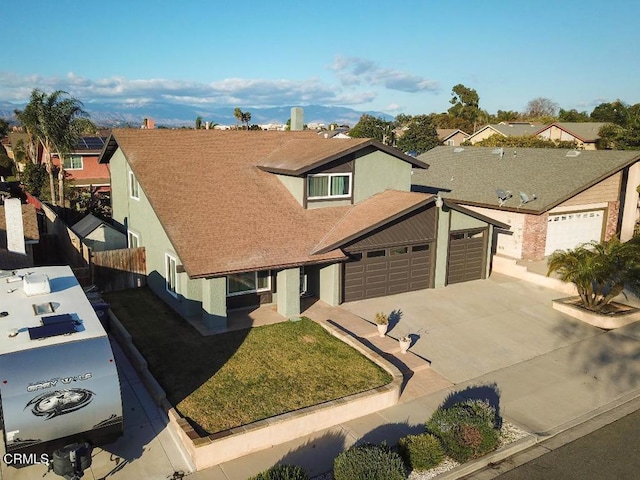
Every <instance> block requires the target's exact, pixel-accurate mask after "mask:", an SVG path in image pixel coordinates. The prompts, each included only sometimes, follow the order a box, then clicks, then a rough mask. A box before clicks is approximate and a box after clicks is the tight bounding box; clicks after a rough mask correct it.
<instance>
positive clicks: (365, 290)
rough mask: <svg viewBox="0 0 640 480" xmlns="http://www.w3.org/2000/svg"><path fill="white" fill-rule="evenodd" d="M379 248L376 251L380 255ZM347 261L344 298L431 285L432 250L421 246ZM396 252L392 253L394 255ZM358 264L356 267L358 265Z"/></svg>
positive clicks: (357, 297)
mask: <svg viewBox="0 0 640 480" xmlns="http://www.w3.org/2000/svg"><path fill="white" fill-rule="evenodd" d="M378 252H380V250H378V251H376V254H378ZM359 253H361V256H360V259H359V260H356V261H353V262H350V263H347V264H345V269H344V272H345V274H344V301H354V300H360V299H364V298H373V297H380V296H384V295H390V294H395V293H403V292H408V291H411V290H418V289H422V288H428V287H429V286H430V283H431V277H430V273H431V256H432V253H433V249H432V248H430V246H426V247H425V245H421V246H419V247H417V248H414V247H411V246H402V245H400V246H397V247H390V248H388V249H386V251H385V253H386V255H385V256H381V255H379V254H378V256H375V257H373V256H372V257H368V256H367V252H359ZM391 253H393V254H391ZM355 265H357V266H355Z"/></svg>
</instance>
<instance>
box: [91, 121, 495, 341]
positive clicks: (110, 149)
mask: <svg viewBox="0 0 640 480" xmlns="http://www.w3.org/2000/svg"><path fill="white" fill-rule="evenodd" d="M100 162H101V163H102V164H105V165H106V164H108V165H109V169H110V172H111V192H112V195H111V196H112V207H113V219H114V220H115V221H116V222H118V224H119V225H120V226H121V227H122V228H123V230H124V231H126V233H127V237H128V244H129V246H130V247H137V246H144V247H145V249H146V262H147V264H146V269H147V281H148V285H149V286H150V288H152V289H153V291H154V292H155V293H156V294H157V295H158V296H160V297H161V298H162V299H164V300H165V301H166V302H167V303H168V304H169V305H171V306H172V307H173V308H174V309H175V310H176V311H178V312H179V313H180V314H181V315H183V316H184V317H186V318H189V319H195V320H198V321H202V322H203V323H204V325H205V326H206V327H207V328H209V329H218V330H219V329H224V328H225V327H226V322H227V312H228V311H229V310H232V309H236V308H242V307H251V306H254V307H255V306H256V305H260V304H265V303H268V304H274V305H275V306H276V307H277V311H278V312H279V313H280V314H281V315H283V316H284V317H294V316H297V315H299V314H300V298H301V295H311V296H314V297H316V298H319V299H321V300H323V301H325V302H327V303H328V304H331V305H338V304H340V303H342V302H345V301H352V300H358V299H363V298H371V297H376V296H383V295H391V294H395V293H402V292H407V291H410V290H419V289H425V288H432V287H441V286H444V285H446V284H447V283H453V282H457V281H465V280H471V279H480V278H484V277H486V276H487V275H488V268H489V259H490V256H491V251H492V248H493V245H492V238H493V234H492V232H493V227H494V225H498V226H501V227H502V228H508V227H507V226H506V225H504V224H502V223H500V222H496V221H495V220H490V219H488V218H486V217H485V216H483V215H481V214H478V213H474V212H471V211H469V210H467V209H464V208H462V207H459V206H457V205H451V206H449V205H447V204H446V202H444V201H442V199H441V198H439V197H437V196H435V195H432V194H427V193H419V192H411V183H412V174H413V170H414V169H416V170H423V169H426V168H427V167H428V165H427V164H426V163H424V162H422V161H420V160H417V159H415V158H413V157H410V156H407V155H405V154H403V153H402V152H400V151H399V150H397V149H395V148H393V147H388V146H386V145H383V144H381V143H379V142H376V141H373V140H371V139H362V138H353V139H335V138H324V137H322V136H318V135H316V134H315V133H314V132H308V131H291V132H277V131H249V132H248V131H216V130H164V129H163V130H144V129H117V130H114V131H113V132H112V135H111V136H110V137H109V139H108V140H107V144H106V145H105V148H104V149H103V151H102V153H101V156H100ZM427 171H428V170H427Z"/></svg>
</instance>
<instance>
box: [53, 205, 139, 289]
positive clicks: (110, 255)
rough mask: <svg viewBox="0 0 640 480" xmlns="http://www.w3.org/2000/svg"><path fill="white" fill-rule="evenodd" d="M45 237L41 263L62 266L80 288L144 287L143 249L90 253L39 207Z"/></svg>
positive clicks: (64, 225)
mask: <svg viewBox="0 0 640 480" xmlns="http://www.w3.org/2000/svg"><path fill="white" fill-rule="evenodd" d="M42 210H43V211H44V214H45V217H46V231H47V233H45V234H43V235H42V236H41V239H42V243H43V245H42V247H43V248H42V250H43V254H44V256H45V257H46V258H44V259H43V263H46V264H51V263H66V264H68V265H69V266H70V267H71V269H72V270H73V272H74V274H75V275H76V277H77V278H78V281H79V282H80V285H82V286H87V285H91V284H93V285H96V287H98V289H99V290H101V291H103V292H112V291H116V290H124V289H127V288H137V287H142V286H144V285H146V282H147V277H146V253H145V249H144V247H139V248H124V249H119V250H106V251H102V252H96V251H93V250H92V249H91V248H89V247H88V246H87V245H85V244H84V243H82V239H81V238H80V237H79V236H78V235H77V234H76V233H75V232H74V231H73V230H71V229H70V228H69V226H68V225H67V224H66V223H65V222H64V221H63V220H62V218H60V216H58V215H57V214H56V212H55V211H54V210H53V209H52V208H51V207H49V206H48V205H46V204H42Z"/></svg>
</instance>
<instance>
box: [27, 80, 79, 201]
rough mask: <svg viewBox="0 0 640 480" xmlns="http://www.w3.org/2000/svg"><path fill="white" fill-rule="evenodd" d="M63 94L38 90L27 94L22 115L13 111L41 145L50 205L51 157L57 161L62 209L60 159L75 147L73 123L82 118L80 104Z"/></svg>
mask: <svg viewBox="0 0 640 480" xmlns="http://www.w3.org/2000/svg"><path fill="white" fill-rule="evenodd" d="M66 95H68V93H67V92H64V91H62V90H56V91H55V92H53V93H51V94H50V95H47V94H46V93H45V92H43V91H42V90H39V89H34V90H33V91H32V92H31V99H30V101H29V103H28V104H27V105H26V107H25V109H24V110H23V111H21V112H20V111H16V112H15V113H16V116H17V117H18V119H19V120H20V121H21V122H22V123H23V125H24V126H25V128H26V129H27V131H31V135H32V136H33V138H35V139H37V140H38V141H40V142H42V143H43V145H44V147H45V149H46V151H47V157H46V159H45V160H46V162H47V171H48V172H49V188H50V190H51V202H52V203H53V204H54V205H57V203H56V193H55V185H54V180H53V164H52V162H51V154H53V153H57V154H58V156H59V158H60V168H59V170H58V199H59V201H60V202H61V203H62V205H64V158H65V156H66V155H68V154H69V152H71V151H72V150H73V149H74V148H75V147H76V145H77V142H78V137H79V133H78V131H77V130H76V128H74V123H73V122H74V120H75V119H77V118H80V117H86V116H87V113H86V112H85V111H84V110H83V109H82V102H80V101H79V100H77V99H75V98H73V97H69V98H65V96H66Z"/></svg>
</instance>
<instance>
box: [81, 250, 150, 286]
mask: <svg viewBox="0 0 640 480" xmlns="http://www.w3.org/2000/svg"><path fill="white" fill-rule="evenodd" d="M146 262H147V261H146V252H145V249H144V247H138V248H123V249H121V250H106V251H104V252H92V253H91V278H92V280H93V283H94V284H95V285H96V286H97V287H98V288H99V289H100V290H102V291H103V292H113V291H116V290H125V289H127V288H138V287H142V286H144V285H146V282H147V271H146V269H147V267H146Z"/></svg>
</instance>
